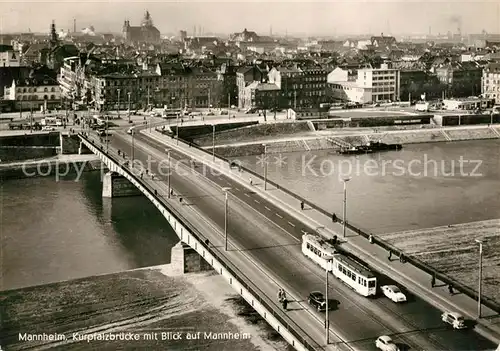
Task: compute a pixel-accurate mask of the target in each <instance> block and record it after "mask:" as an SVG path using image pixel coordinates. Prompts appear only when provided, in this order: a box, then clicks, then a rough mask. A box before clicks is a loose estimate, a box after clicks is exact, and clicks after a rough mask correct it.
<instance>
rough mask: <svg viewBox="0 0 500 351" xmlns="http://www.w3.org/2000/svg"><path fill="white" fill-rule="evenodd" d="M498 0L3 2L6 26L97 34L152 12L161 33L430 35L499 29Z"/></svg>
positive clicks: (0, 13)
mask: <svg viewBox="0 0 500 351" xmlns="http://www.w3.org/2000/svg"><path fill="white" fill-rule="evenodd" d="M499 3H500V2H499V1H493V0H488V1H476V0H463V1H448V2H438V1H434V0H420V1H418V2H417V1H398V2H396V1H378V0H371V1H370V0H366V1H352V0H344V1H338V0H329V1H322V2H318V1H315V2H312V1H272V0H271V1H265V2H262V1H252V0H247V1H237V0H233V1H218V2H213V1H192V0H178V1H176V2H169V1H138V0H136V1H131V0H121V1H118V0H110V1H85V0H82V1H69V0H59V1H52V2H48V1H24V0H17V1H15V2H14V1H4V0H0V31H1V32H15V31H28V29H31V31H32V32H47V31H48V28H49V26H50V23H51V21H52V20H55V22H56V27H57V29H58V30H59V29H66V30H67V29H71V30H72V28H73V18H76V21H77V29H78V30H79V29H81V28H84V27H87V26H90V25H93V26H94V27H95V29H96V31H100V32H110V31H111V32H120V31H121V27H122V25H123V21H124V19H129V20H130V24H131V25H139V24H140V21H141V19H142V18H143V16H144V12H145V11H146V10H149V12H150V13H151V16H152V18H153V21H154V24H155V25H156V27H158V29H159V30H160V31H161V33H162V34H167V33H177V32H178V31H179V30H180V29H185V30H187V31H188V33H189V34H192V33H193V27H194V26H195V25H196V26H197V27H203V29H204V32H205V33H209V32H215V33H232V32H238V31H241V30H243V29H244V28H247V29H248V30H254V31H256V32H257V33H258V34H260V35H268V34H269V33H270V30H271V26H272V30H273V33H275V34H276V33H285V32H286V31H287V32H288V33H289V34H297V33H303V34H305V33H310V34H315V35H339V34H363V33H369V34H372V33H373V34H380V33H381V32H383V33H384V34H395V35H397V34H410V33H422V34H427V33H429V29H431V31H432V34H438V33H443V34H445V33H447V32H448V31H452V32H456V31H457V28H458V26H459V24H460V26H461V28H462V33H480V32H481V31H482V30H483V29H485V30H486V31H487V32H489V33H500V5H499Z"/></svg>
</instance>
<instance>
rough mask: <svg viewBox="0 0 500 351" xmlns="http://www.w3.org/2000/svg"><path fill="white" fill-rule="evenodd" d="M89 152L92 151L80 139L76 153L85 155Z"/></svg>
mask: <svg viewBox="0 0 500 351" xmlns="http://www.w3.org/2000/svg"><path fill="white" fill-rule="evenodd" d="M91 153H92V151H90V150H89V148H88V147H87V146H85V144H84V143H83V142H82V141H80V146H79V147H78V155H87V154H91Z"/></svg>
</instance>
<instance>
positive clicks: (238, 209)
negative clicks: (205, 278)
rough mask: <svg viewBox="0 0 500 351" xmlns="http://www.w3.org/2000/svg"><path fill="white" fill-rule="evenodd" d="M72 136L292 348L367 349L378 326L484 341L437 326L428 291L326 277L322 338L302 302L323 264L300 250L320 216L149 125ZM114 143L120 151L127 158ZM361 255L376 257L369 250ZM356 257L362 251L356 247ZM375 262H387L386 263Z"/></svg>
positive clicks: (317, 319) (431, 345)
mask: <svg viewBox="0 0 500 351" xmlns="http://www.w3.org/2000/svg"><path fill="white" fill-rule="evenodd" d="M81 138H82V141H83V143H84V144H85V145H86V146H87V147H88V148H89V149H90V150H91V151H92V152H94V153H95V154H97V155H98V156H99V157H100V158H101V160H102V161H103V162H104V163H105V164H106V165H107V167H108V168H109V169H110V171H111V172H113V173H115V174H119V175H120V176H122V177H124V179H126V180H127V181H128V182H130V183H131V184H132V185H133V186H134V187H136V188H137V189H139V190H140V191H141V192H142V193H143V194H145V195H146V196H147V197H148V198H149V199H150V201H151V202H152V203H153V204H154V205H155V206H156V207H157V208H158V210H159V211H160V212H161V213H162V214H163V215H164V217H165V218H166V220H167V221H168V222H169V223H170V225H171V226H172V228H173V229H174V230H175V232H176V233H177V235H178V236H179V238H180V240H181V241H182V242H184V243H186V244H188V245H189V246H191V247H192V248H193V249H194V250H196V251H197V252H198V254H199V255H200V257H203V258H204V259H205V260H206V261H207V262H208V263H209V264H210V265H211V266H212V267H213V268H214V269H215V270H216V271H217V272H219V273H220V274H222V275H223V276H224V277H225V278H226V280H227V281H228V283H229V284H231V286H233V288H235V290H236V291H237V292H238V293H240V294H241V295H242V296H243V297H244V298H245V299H246V300H247V301H248V302H249V303H250V305H252V306H253V307H254V308H255V309H256V311H257V312H259V313H260V314H261V315H262V316H263V317H264V319H266V320H267V321H268V322H269V324H270V325H271V326H272V327H273V328H275V329H276V330H277V331H278V332H279V333H280V334H281V335H283V337H284V338H285V340H287V341H288V342H289V343H290V344H291V345H293V346H294V347H295V348H296V349H299V350H306V349H308V350H321V349H336V350H338V349H340V350H371V349H375V348H374V340H375V339H376V338H377V337H378V336H380V335H384V334H385V335H391V336H392V337H393V339H395V340H397V341H398V342H400V343H402V344H405V345H407V346H409V347H410V349H463V348H464V347H465V348H467V346H466V345H470V347H469V348H471V349H480V348H478V345H486V343H487V341H485V340H484V338H482V337H481V336H479V335H477V333H472V334H467V335H465V334H462V335H459V334H456V333H453V331H450V330H449V329H447V328H446V327H445V326H443V325H442V324H441V322H440V319H439V315H440V310H439V309H437V308H435V307H433V306H431V305H430V304H429V303H428V302H427V299H425V300H424V299H421V298H420V297H421V296H426V295H428V293H426V292H422V293H421V294H420V291H419V290H418V289H417V288H415V290H416V292H415V294H414V296H413V301H412V304H411V305H408V306H403V307H400V306H397V305H395V304H393V303H391V302H388V301H386V300H384V299H375V300H369V299H365V298H363V297H360V296H358V295H355V294H354V293H353V292H351V291H350V290H349V289H348V288H347V287H346V286H344V285H341V284H339V283H338V282H335V281H334V282H332V283H330V285H329V287H328V291H329V296H333V298H334V299H335V301H336V302H337V307H336V310H334V311H331V312H330V314H329V324H330V327H331V328H329V331H328V341H329V343H328V344H327V342H326V335H325V334H326V331H325V323H324V314H322V313H317V312H315V311H313V310H312V309H311V308H310V307H309V306H308V305H307V302H306V301H305V299H306V297H307V295H308V293H309V292H310V291H313V290H320V291H324V288H325V280H324V271H323V272H322V271H321V270H320V269H319V267H317V266H315V265H314V264H313V263H312V262H310V261H307V260H306V259H305V258H304V256H303V255H302V254H301V252H300V238H301V236H302V234H303V233H305V232H315V231H316V232H324V233H325V234H327V233H328V231H329V228H328V225H327V224H324V225H323V226H321V225H319V226H318V225H317V224H318V222H319V221H318V222H314V221H311V220H309V221H308V220H307V219H304V218H303V215H294V214H293V211H291V210H290V209H286V208H284V207H285V206H283V204H281V205H280V204H277V203H276V202H273V201H270V200H269V197H266V196H265V195H263V194H262V192H261V189H262V187H263V184H262V181H261V180H259V179H258V178H254V184H253V185H250V184H249V182H248V178H246V177H247V175H246V174H245V175H242V174H236V176H234V177H230V176H228V174H229V173H230V172H233V173H234V172H237V171H235V170H232V169H231V168H230V166H229V164H228V163H226V162H219V166H217V162H218V161H220V160H219V159H218V158H213V159H212V156H211V155H207V154H205V156H204V157H202V156H199V155H198V156H196V155H195V153H196V152H201V151H200V150H196V149H194V148H189V147H188V146H187V145H185V144H184V143H182V141H177V140H175V139H172V138H170V137H167V136H163V135H161V134H160V133H158V132H154V131H153V132H151V133H148V132H147V130H143V131H139V132H138V133H135V134H133V135H127V134H125V133H124V132H120V131H118V132H116V133H115V134H114V135H113V137H112V138H111V140H110V143H109V145H106V144H105V143H103V142H102V140H99V138H98V137H97V136H96V135H92V134H87V135H83V134H82V135H81ZM118 150H121V152H120V155H119V154H118ZM123 150H127V151H128V152H125V153H126V154H128V155H127V156H126V157H124V156H123V154H124V151H123ZM131 159H133V160H135V161H141V162H142V165H145V164H148V161H154V162H156V165H159V164H160V163H163V165H162V167H163V168H165V167H166V168H167V169H168V172H164V170H163V172H161V171H160V170H161V168H162V167H156V169H157V171H155V172H154V173H155V174H154V176H153V177H152V176H151V172H148V174H145V173H144V169H141V168H140V167H139V165H136V162H128V161H131ZM166 160H168V161H167V163H166V164H165V161H166ZM126 161H127V162H126ZM173 165H174V166H173ZM166 173H168V174H166ZM141 176H142V177H141ZM170 190H173V192H171V191H170ZM226 199H228V200H226ZM228 213H229V215H228ZM291 213H292V214H291ZM351 229H352V228H351ZM364 240H366V239H364ZM226 245H227V250H226ZM346 245H347V243H346ZM368 255H370V256H376V254H375V253H373V252H370V253H368ZM383 255H384V257H383V258H382V260H386V258H385V253H383ZM365 256H367V253H366V252H365V254H363V253H361V254H360V255H359V257H362V258H364V257H365ZM381 265H382V264H381V263H380V264H379V266H381ZM380 270H381V271H383V272H387V271H388V270H387V268H386V267H382V268H380ZM389 273H391V274H396V273H394V272H392V271H391V272H389ZM409 280H411V277H408V279H406V280H403V281H404V285H405V286H411V281H409ZM279 287H283V288H285V290H286V291H287V292H288V295H289V297H291V300H292V303H291V304H290V305H289V310H288V311H286V312H285V311H283V310H282V309H281V306H279V305H278V303H277V301H276V296H275V295H276V291H277V290H278V288H279ZM412 288H414V287H413V286H412ZM439 303H440V304H441V305H444V307H447V305H446V304H444V302H442V301H440V302H439ZM444 307H443V308H444ZM443 308H441V309H443ZM450 332H451V333H453V334H451V333H450ZM479 347H481V346H479ZM484 349H486V348H484Z"/></svg>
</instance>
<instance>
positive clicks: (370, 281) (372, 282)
mask: <svg viewBox="0 0 500 351" xmlns="http://www.w3.org/2000/svg"><path fill="white" fill-rule="evenodd" d="M375 284H376V282H375V280H369V281H368V287H369V288H374V287H375Z"/></svg>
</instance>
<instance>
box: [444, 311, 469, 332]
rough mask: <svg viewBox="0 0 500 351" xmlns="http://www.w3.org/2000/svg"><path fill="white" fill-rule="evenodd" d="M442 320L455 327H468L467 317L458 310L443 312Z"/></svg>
mask: <svg viewBox="0 0 500 351" xmlns="http://www.w3.org/2000/svg"><path fill="white" fill-rule="evenodd" d="M441 320H442V321H443V322H445V323H448V324H450V325H451V326H452V327H453V329H464V328H465V327H466V326H465V318H464V317H463V316H462V315H461V314H460V313H457V312H443V314H442V315H441Z"/></svg>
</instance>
